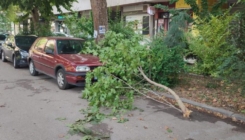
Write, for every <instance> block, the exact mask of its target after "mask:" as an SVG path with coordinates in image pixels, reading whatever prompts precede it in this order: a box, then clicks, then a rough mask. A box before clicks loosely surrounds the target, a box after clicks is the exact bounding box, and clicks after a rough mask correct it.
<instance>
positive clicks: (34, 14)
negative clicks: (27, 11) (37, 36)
mask: <svg viewBox="0 0 245 140" xmlns="http://www.w3.org/2000/svg"><path fill="white" fill-rule="evenodd" d="M31 14H32V21H33V26H34V30H35V31H36V30H37V28H38V23H39V10H38V8H37V7H34V8H33V9H32V11H31Z"/></svg>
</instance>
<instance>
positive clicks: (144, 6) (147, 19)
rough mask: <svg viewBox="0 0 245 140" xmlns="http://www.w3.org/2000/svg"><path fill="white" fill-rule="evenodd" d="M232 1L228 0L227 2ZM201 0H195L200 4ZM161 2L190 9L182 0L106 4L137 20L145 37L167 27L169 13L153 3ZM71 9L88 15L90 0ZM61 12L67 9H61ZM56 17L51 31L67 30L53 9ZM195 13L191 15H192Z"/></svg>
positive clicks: (125, 0) (129, 0)
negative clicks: (175, 0) (155, 6)
mask: <svg viewBox="0 0 245 140" xmlns="http://www.w3.org/2000/svg"><path fill="white" fill-rule="evenodd" d="M216 1H217V0H208V4H209V6H212V5H213V4H214V3H215V2H216ZM232 2H234V0H230V1H229V2H228V3H227V5H229V3H232ZM200 3H201V0H197V4H198V5H200ZM156 4H161V5H165V6H168V7H169V8H175V9H190V6H189V5H187V4H186V3H185V1H184V0H179V1H178V2H176V3H173V4H170V2H169V0H107V6H108V7H111V8H115V7H116V8H115V9H119V12H120V13H121V16H122V17H124V19H125V21H137V22H136V25H135V30H136V31H138V32H139V33H140V34H143V35H144V36H146V37H153V36H154V35H155V34H156V33H157V32H162V31H167V30H168V29H169V22H170V20H171V19H170V14H169V13H168V12H167V11H163V10H161V9H156V8H154V7H153V5H156ZM71 9H72V10H73V11H77V12H79V13H80V14H81V16H88V15H89V13H90V11H91V5H90V0H78V1H77V2H74V3H73V6H72V7H71ZM62 11H63V13H69V11H67V10H65V9H62ZM53 12H54V14H55V15H56V19H55V20H54V23H53V24H52V26H53V27H52V28H53V31H56V32H59V31H60V32H67V31H68V30H67V29H66V28H65V25H64V24H62V20H63V19H62V18H60V17H62V15H60V13H59V12H58V11H57V9H56V8H54V9H53ZM194 16H195V15H193V17H194Z"/></svg>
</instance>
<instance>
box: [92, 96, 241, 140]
mask: <svg viewBox="0 0 245 140" xmlns="http://www.w3.org/2000/svg"><path fill="white" fill-rule="evenodd" d="M186 102H189V101H186ZM189 103H194V102H189ZM197 105H198V104H197ZM135 106H136V107H137V108H139V109H137V110H134V111H130V112H127V113H126V114H125V118H128V119H129V121H128V122H125V123H118V122H117V120H113V119H106V120H103V122H102V124H99V125H93V126H92V127H91V128H93V129H94V130H96V131H99V132H101V133H103V134H110V136H111V137H110V138H111V140H244V138H245V125H242V124H238V123H236V122H233V121H231V120H230V119H220V118H218V117H215V116H213V115H209V114H207V113H202V112H198V111H193V112H192V115H191V117H190V118H189V119H185V118H183V117H182V113H180V112H178V111H176V110H175V109H173V108H170V107H168V106H165V105H162V104H159V103H156V102H155V101H152V100H150V99H146V98H142V97H140V98H138V99H136V100H135ZM203 106H204V107H205V108H210V109H213V111H215V110H216V109H214V108H212V107H207V106H205V105H203ZM220 112H223V111H220ZM224 112H226V111H224ZM224 112H223V113H224ZM227 113H230V114H228V115H232V113H231V112H227ZM232 116H233V117H236V115H235V114H233V115H232ZM237 118H238V117H237Z"/></svg>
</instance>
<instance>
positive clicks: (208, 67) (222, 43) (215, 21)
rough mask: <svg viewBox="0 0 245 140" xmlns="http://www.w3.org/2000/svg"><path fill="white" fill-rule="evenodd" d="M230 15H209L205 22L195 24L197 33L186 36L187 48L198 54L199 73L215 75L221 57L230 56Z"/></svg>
mask: <svg viewBox="0 0 245 140" xmlns="http://www.w3.org/2000/svg"><path fill="white" fill-rule="evenodd" d="M233 17H234V16H232V15H229V13H226V14H225V15H224V16H211V19H210V20H209V21H207V22H202V24H199V25H198V26H196V29H197V30H198V32H199V33H198V35H197V36H195V37H192V36H191V35H189V36H188V38H189V39H188V40H189V50H190V51H191V52H193V53H194V54H195V55H197V56H198V61H199V63H198V64H199V65H198V67H197V68H198V71H199V72H200V73H201V74H205V75H211V76H215V77H217V76H218V75H219V74H218V73H219V66H220V65H221V64H222V63H223V59H224V58H226V57H228V56H230V55H231V53H232V51H233V50H234V49H232V48H231V45H230V44H229V43H228V41H227V40H228V38H229V35H230V30H229V28H230V23H231V21H232V20H233Z"/></svg>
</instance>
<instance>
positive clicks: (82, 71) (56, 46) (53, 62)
mask: <svg viewBox="0 0 245 140" xmlns="http://www.w3.org/2000/svg"><path fill="white" fill-rule="evenodd" d="M83 44H84V40H83V39H80V38H70V37H39V38H38V39H37V40H36V41H35V42H34V43H33V45H32V47H31V48H30V50H29V54H30V55H29V58H28V62H29V71H30V74H31V75H33V76H36V75H38V73H39V72H41V73H44V74H46V75H48V76H51V77H53V78H55V79H56V81H57V84H58V87H59V88H60V89H67V88H69V86H70V85H75V86H83V85H84V83H85V76H86V73H87V72H88V71H91V70H93V69H94V68H96V67H98V66H101V65H102V64H101V62H100V60H99V58H98V57H96V56H93V55H89V54H81V53H80V52H81V50H82V49H84V46H83ZM91 80H95V79H91Z"/></svg>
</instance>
